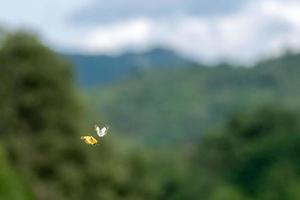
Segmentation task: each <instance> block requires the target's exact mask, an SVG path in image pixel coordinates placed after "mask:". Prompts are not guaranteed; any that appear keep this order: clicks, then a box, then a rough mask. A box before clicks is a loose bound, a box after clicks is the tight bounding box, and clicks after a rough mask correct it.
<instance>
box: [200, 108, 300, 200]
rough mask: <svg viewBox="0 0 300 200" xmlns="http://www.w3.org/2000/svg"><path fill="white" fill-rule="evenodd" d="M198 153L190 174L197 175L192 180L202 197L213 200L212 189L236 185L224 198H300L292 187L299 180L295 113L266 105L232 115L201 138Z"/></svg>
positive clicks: (299, 140)
mask: <svg viewBox="0 0 300 200" xmlns="http://www.w3.org/2000/svg"><path fill="white" fill-rule="evenodd" d="M197 152H198V153H197V156H196V158H195V159H196V160H197V164H196V166H194V167H195V169H194V171H197V173H196V172H195V173H194V174H199V175H198V176H196V175H194V177H198V178H199V179H198V180H199V185H200V188H198V189H199V191H201V192H203V193H204V194H205V195H206V196H205V197H206V199H210V198H212V197H214V198H215V195H216V194H215V191H216V188H224V183H225V189H226V188H232V187H234V188H233V189H234V190H232V189H229V190H228V191H227V189H226V190H225V191H226V192H225V194H227V195H228V194H231V192H230V191H234V192H232V195H234V196H235V198H236V196H237V194H243V195H244V196H245V197H247V198H254V199H257V198H259V199H266V200H271V199H297V198H299V193H296V189H295V188H297V187H298V186H299V180H300V170H299V169H300V162H299V159H298V156H297V155H299V152H300V128H299V116H298V115H297V114H296V112H293V111H291V110H288V109H286V108H283V107H281V106H278V105H277V106H274V105H273V106H272V105H269V106H264V107H260V108H258V109H256V110H254V111H246V112H242V113H239V114H236V115H234V116H233V117H232V118H231V119H230V120H229V121H228V122H227V123H226V124H225V126H224V127H222V128H220V129H218V130H216V131H215V133H211V134H207V136H206V137H205V138H202V140H201V142H200V145H199V148H198V150H197ZM283 177H285V178H284V180H283V179H282V178H283ZM201 178H202V180H201ZM198 180H195V181H198ZM226 185H228V186H229V187H227V186H226ZM217 191H218V190H217ZM221 191H224V190H221ZM227 192H228V193H227ZM198 194H199V193H198ZM199 195H201V193H200V194H199ZM202 195H203V194H202ZM275 197H276V198H275ZM214 198H213V199H214ZM232 198H233V197H232ZM243 198H244V197H243ZM243 198H242V197H241V199H243Z"/></svg>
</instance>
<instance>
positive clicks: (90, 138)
mask: <svg viewBox="0 0 300 200" xmlns="http://www.w3.org/2000/svg"><path fill="white" fill-rule="evenodd" d="M80 139H81V140H83V141H84V142H85V143H86V144H90V145H94V144H97V143H98V141H97V140H96V139H95V138H94V137H93V136H82V137H80Z"/></svg>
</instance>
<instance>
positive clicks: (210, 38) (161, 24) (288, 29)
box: [77, 0, 300, 62]
mask: <svg viewBox="0 0 300 200" xmlns="http://www.w3.org/2000/svg"><path fill="white" fill-rule="evenodd" d="M299 35H300V2H299V1H294V0H287V1H278V0H264V1H253V2H252V3H251V4H249V5H248V6H247V7H244V8H243V9H240V10H239V11H238V12H234V13H231V14H227V15H225V16H206V17H200V16H191V15H176V16H174V17H173V18H168V19H154V18H137V19H133V20H130V21H123V22H118V23H113V24H108V25H102V24H99V25H98V26H96V27H92V28H91V29H90V30H88V31H87V32H86V34H85V35H83V37H84V39H83V40H82V41H83V42H81V43H78V44H77V45H79V46H80V48H81V49H85V50H88V51H93V52H97V51H99V52H108V53H116V52H120V51H122V50H124V49H128V48H130V49H132V48H136V49H140V48H143V49H144V48H145V47H147V46H153V45H159V44H162V45H165V46H170V47H173V48H175V49H176V50H177V51H180V52H182V53H184V54H186V55H188V56H190V57H193V58H195V59H198V60H205V61H212V60H216V59H224V58H226V59H234V60H237V59H238V60H240V61H243V62H245V61H252V60H255V59H257V58H258V57H259V56H261V55H265V54H267V55H268V54H274V53H276V54H277V53H280V52H281V50H282V49H283V48H288V47H289V48H294V49H299V48H300V37H299Z"/></svg>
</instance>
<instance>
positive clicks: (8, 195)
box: [0, 146, 34, 200]
mask: <svg viewBox="0 0 300 200" xmlns="http://www.w3.org/2000/svg"><path fill="white" fill-rule="evenodd" d="M0 199H5V200H32V199H34V198H33V195H32V194H31V192H30V190H29V188H27V186H25V182H24V181H23V180H21V178H20V177H19V176H18V175H17V174H16V173H15V171H14V170H13V168H12V166H10V165H9V164H8V161H7V158H6V155H5V151H4V150H3V148H2V146H0Z"/></svg>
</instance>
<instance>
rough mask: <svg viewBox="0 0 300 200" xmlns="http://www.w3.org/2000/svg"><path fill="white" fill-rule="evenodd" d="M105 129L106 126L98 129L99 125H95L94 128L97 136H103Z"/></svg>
mask: <svg viewBox="0 0 300 200" xmlns="http://www.w3.org/2000/svg"><path fill="white" fill-rule="evenodd" d="M107 129H108V128H106V127H103V128H101V129H100V128H99V126H97V125H95V130H96V132H97V135H98V136H99V137H103V136H105V135H106V133H107Z"/></svg>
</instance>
